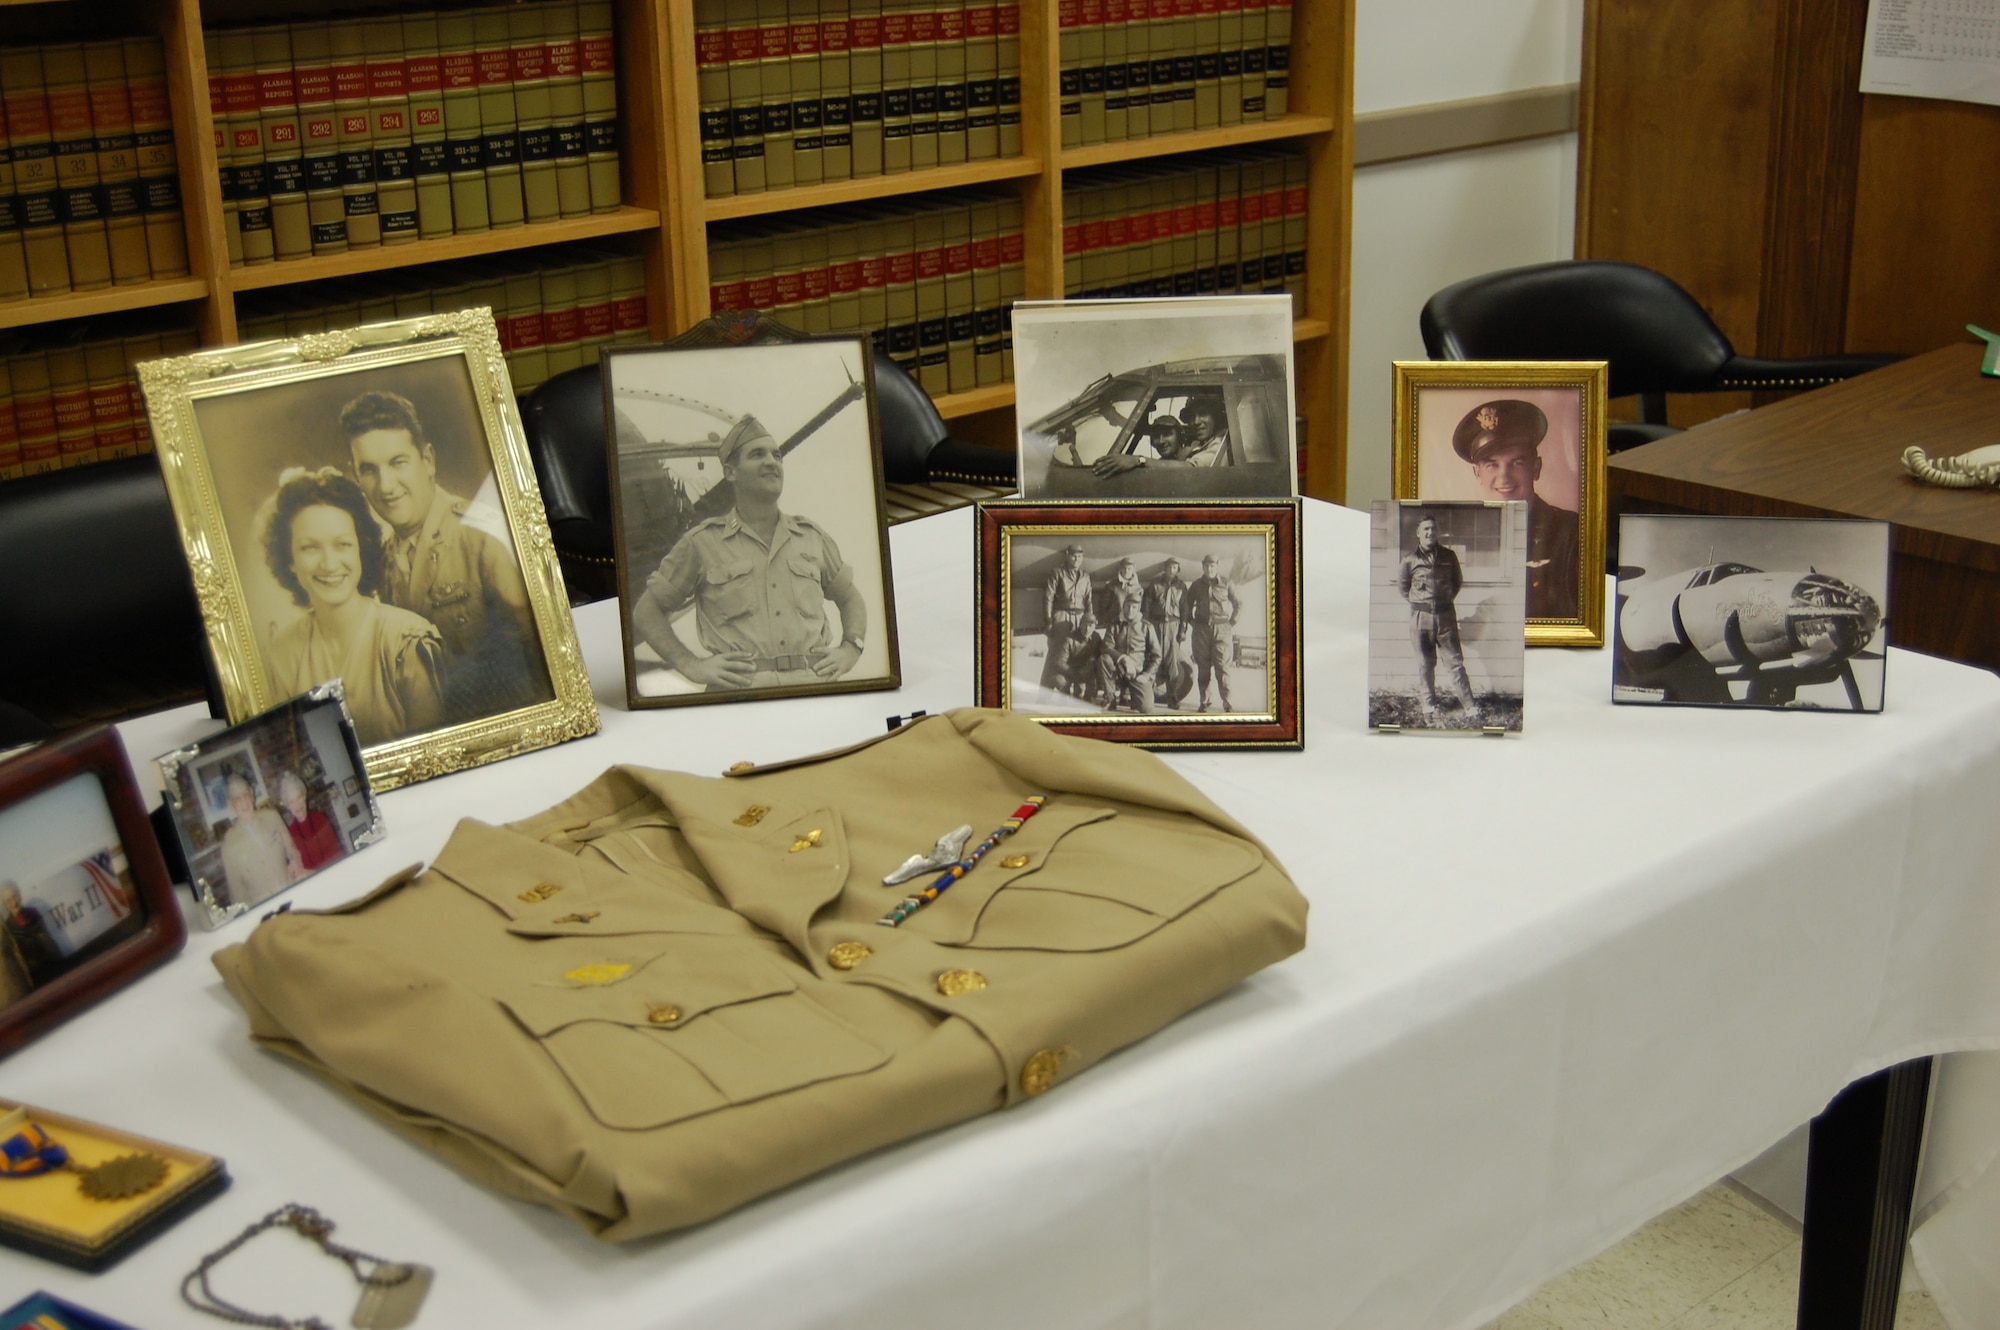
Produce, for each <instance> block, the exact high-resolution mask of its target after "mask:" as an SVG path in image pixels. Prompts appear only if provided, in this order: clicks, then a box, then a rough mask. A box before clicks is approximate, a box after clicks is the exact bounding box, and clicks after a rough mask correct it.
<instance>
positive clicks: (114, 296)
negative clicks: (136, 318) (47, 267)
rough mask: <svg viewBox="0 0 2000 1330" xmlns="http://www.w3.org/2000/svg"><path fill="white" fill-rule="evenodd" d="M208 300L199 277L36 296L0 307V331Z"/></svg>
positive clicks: (205, 286) (205, 287) (13, 301)
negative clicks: (0, 329)
mask: <svg viewBox="0 0 2000 1330" xmlns="http://www.w3.org/2000/svg"><path fill="white" fill-rule="evenodd" d="M207 297H208V283H207V282H205V281H203V280H202V279H201V278H199V277H177V278H173V279H171V280H168V281H163V282H140V283H137V284H135V285H132V286H108V287H105V288H103V289H102V290H98V291H69V292H65V293H63V294H62V295H56V296H37V297H35V298H33V299H29V300H10V301H7V302H6V303H4V304H0V328H26V327H29V326H31V325H33V324H38V323H53V322H55V321H56V320H58V319H87V318H93V317H95V316H97V315H100V314H117V313H121V312H122V311H125V310H131V309H150V308H152V307H153V306H155V305H172V304H176V303H178V302H180V301H186V300H204V299H206V298H207Z"/></svg>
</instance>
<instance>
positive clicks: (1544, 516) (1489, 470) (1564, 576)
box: [1451, 397, 1581, 619]
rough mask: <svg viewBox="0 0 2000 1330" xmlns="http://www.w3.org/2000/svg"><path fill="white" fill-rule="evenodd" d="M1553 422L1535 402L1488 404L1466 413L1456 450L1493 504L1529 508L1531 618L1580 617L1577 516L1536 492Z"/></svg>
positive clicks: (1453, 441) (1455, 440) (1455, 439)
mask: <svg viewBox="0 0 2000 1330" xmlns="http://www.w3.org/2000/svg"><path fill="white" fill-rule="evenodd" d="M1548 432H1549V418H1548V417H1547V416H1545V415H1543V414H1542V409H1541V408H1540V407H1538V406H1536V405H1535V404H1534V403H1533V402H1523V401H1520V400H1518V399H1515V398H1511V397H1503V398H1500V399H1499V400H1497V401H1492V402H1484V403H1481V404H1480V405H1479V406H1476V407H1474V408H1473V409H1472V410H1470V411H1468V412H1466V413H1465V418H1464V419H1463V420H1461V421H1459V422H1458V428H1457V429H1455V430H1453V431H1452V435H1451V446H1452V447H1453V448H1454V449H1455V450H1456V451H1457V453H1458V455H1459V456H1460V457H1462V458H1464V459H1465V460H1466V461H1467V462H1469V463H1470V464H1471V465H1472V474H1473V478H1474V479H1475V480H1477V481H1478V482H1479V488H1480V491H1481V492H1482V493H1483V494H1484V495H1485V496H1486V497H1487V498H1489V499H1502V500H1506V499H1525V500H1526V501H1527V504H1528V617H1529V618H1530V619H1572V618H1575V617H1576V612H1577V609H1576V596H1577V567H1576V561H1577V539H1578V534H1579V531H1580V529H1581V528H1580V527H1579V526H1578V523H1577V517H1576V514H1575V513H1574V512H1572V511H1571V510H1570V509H1568V508H1559V507H1557V506H1556V505H1555V504H1552V503H1550V502H1548V501H1547V500H1545V499H1543V498H1542V497H1541V496H1540V495H1538V494H1536V493H1535V482H1536V481H1537V480H1539V479H1540V478H1541V475H1542V453H1541V447H1542V439H1543V437H1544V436H1545V435H1547V434H1548Z"/></svg>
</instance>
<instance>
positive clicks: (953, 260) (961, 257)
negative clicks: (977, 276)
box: [944, 241, 972, 277]
mask: <svg viewBox="0 0 2000 1330" xmlns="http://www.w3.org/2000/svg"><path fill="white" fill-rule="evenodd" d="M944 270H945V271H946V272H948V273H950V274H951V275H952V276H954V277H956V276H958V275H960V274H961V273H968V272H971V271H972V242H971V241H967V242H966V243H965V244H963V245H946V246H945V247H944Z"/></svg>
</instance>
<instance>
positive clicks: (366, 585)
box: [263, 467, 445, 747]
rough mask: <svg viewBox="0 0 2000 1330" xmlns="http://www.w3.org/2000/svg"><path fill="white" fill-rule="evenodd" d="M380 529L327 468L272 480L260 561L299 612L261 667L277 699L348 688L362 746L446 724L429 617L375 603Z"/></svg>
mask: <svg viewBox="0 0 2000 1330" xmlns="http://www.w3.org/2000/svg"><path fill="white" fill-rule="evenodd" d="M379 530H380V528H379V527H378V526H377V525H376V522H375V518H374V515H373V514H372V513H371V512H370V511H369V508H368V500H367V499H366V498H364V497H363V496H362V493H361V489H360V487H359V486H357V485H356V484H355V483H354V482H353V481H351V480H349V479H348V478H347V477H345V476H343V475H341V474H340V472H338V471H335V470H333V469H332V468H330V467H329V468H326V469H323V470H320V471H310V472H309V471H302V470H293V471H287V472H285V473H284V475H283V476H281V477H280V478H279V483H278V492H277V495H276V497H275V499H274V500H273V503H272V508H271V516H270V521H269V525H268V526H267V527H266V529H265V531H264V536H263V540H264V557H265V560H266V562H267V563H268V564H269V566H270V569H271V575H272V576H273V577H275V578H277V579H278V584H279V585H280V586H282V587H284V588H285V590H287V591H289V592H290V593H291V596H292V599H293V601H295V602H296V603H297V604H299V605H301V606H303V607H305V610H306V612H305V613H304V614H303V615H301V616H299V617H298V618H296V619H294V620H292V621H291V622H289V623H286V624H284V625H282V626H281V627H278V628H277V629H275V630H273V631H272V632H271V634H270V636H269V642H268V648H267V652H266V667H267V668H268V670H269V671H270V675H271V684H272V686H273V687H274V688H275V689H276V690H277V691H278V692H279V693H281V694H283V695H285V696H287V697H290V696H296V695H297V694H299V693H302V692H304V691H305V690H306V689H308V688H310V687H312V686H313V685H314V684H318V683H324V682H325V681H327V680H328V679H336V678H337V679H340V680H341V681H343V683H345V685H346V691H347V706H348V710H349V711H350V712H351V713H352V714H353V716H354V729H355V733H356V735H357V736H358V737H359V738H360V740H361V743H362V745H363V746H364V747H368V746H372V745H375V744H380V743H386V742H389V741H391V740H395V739H403V738H408V737H409V736H411V735H416V734H422V733H424V732H425V731H427V730H433V729H436V728H437V727H438V726H440V725H442V724H443V723H444V719H445V708H444V694H443V690H442V687H441V686H440V683H439V673H438V672H439V661H440V658H441V656H442V653H443V650H444V639H443V638H442V637H441V636H440V635H439V633H438V630H437V628H436V627H435V626H433V625H432V624H431V622H430V621H429V620H428V619H425V618H422V617H421V616H419V615H416V614H412V613H411V612H409V611H408V610H403V609H398V608H396V607H395V606H393V605H385V604H383V603H382V602H381V601H380V600H378V599H376V593H377V592H378V591H379V590H380V589H381V587H382V578H383V554H382V542H381V537H380V535H379V534H378V533H379Z"/></svg>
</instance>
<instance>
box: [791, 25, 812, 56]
mask: <svg viewBox="0 0 2000 1330" xmlns="http://www.w3.org/2000/svg"><path fill="white" fill-rule="evenodd" d="M792 54H793V55H818V54H819V24H817V23H794V24H793V25H792Z"/></svg>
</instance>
